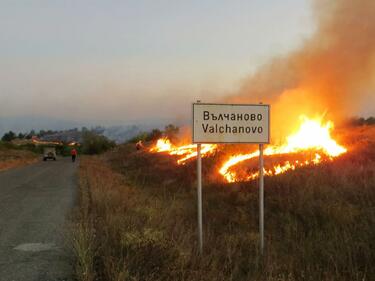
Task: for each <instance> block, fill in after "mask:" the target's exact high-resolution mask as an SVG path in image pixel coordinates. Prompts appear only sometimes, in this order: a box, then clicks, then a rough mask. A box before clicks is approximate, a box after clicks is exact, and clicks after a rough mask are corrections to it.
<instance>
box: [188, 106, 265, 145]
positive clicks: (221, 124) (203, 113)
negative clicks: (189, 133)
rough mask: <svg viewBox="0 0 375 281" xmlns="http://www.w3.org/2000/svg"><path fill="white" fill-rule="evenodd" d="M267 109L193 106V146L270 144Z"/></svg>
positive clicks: (260, 107) (258, 107)
mask: <svg viewBox="0 0 375 281" xmlns="http://www.w3.org/2000/svg"><path fill="white" fill-rule="evenodd" d="M269 130H270V106H269V105H266V104H212V103H194V104H193V143H257V144H260V143H269V141H270V132H269Z"/></svg>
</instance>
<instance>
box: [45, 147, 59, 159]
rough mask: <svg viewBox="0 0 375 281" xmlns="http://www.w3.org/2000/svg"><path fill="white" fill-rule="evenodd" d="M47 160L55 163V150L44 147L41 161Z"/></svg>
mask: <svg viewBox="0 0 375 281" xmlns="http://www.w3.org/2000/svg"><path fill="white" fill-rule="evenodd" d="M48 159H51V160H54V161H56V149H55V148H54V147H45V148H44V149H43V161H47V160H48Z"/></svg>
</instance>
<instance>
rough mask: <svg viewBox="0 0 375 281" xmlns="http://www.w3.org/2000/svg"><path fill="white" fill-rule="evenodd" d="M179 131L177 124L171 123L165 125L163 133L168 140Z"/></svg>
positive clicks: (173, 137) (174, 136)
mask: <svg viewBox="0 0 375 281" xmlns="http://www.w3.org/2000/svg"><path fill="white" fill-rule="evenodd" d="M179 131H180V129H179V128H178V127H177V126H175V125H173V124H169V125H167V126H165V129H164V134H165V136H166V137H168V138H169V139H170V140H173V139H175V138H176V137H177V134H178V132H179Z"/></svg>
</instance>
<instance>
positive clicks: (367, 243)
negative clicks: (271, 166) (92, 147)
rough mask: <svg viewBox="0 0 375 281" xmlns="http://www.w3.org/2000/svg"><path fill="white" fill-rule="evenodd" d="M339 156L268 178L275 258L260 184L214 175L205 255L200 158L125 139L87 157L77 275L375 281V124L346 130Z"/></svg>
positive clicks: (208, 163) (208, 183)
mask: <svg viewBox="0 0 375 281" xmlns="http://www.w3.org/2000/svg"><path fill="white" fill-rule="evenodd" d="M341 136H342V139H343V140H345V144H346V145H347V146H348V147H349V148H350V151H349V152H348V153H347V154H346V155H344V156H343V157H341V158H340V159H337V160H336V161H334V162H331V163H326V164H322V165H319V166H316V167H309V168H303V169H299V170H297V171H293V172H290V173H286V174H284V175H281V176H277V177H268V178H266V179H265V186H266V190H265V202H266V207H265V219H266V255H265V257H264V259H261V258H260V256H259V253H258V242H259V241H258V240H259V237H258V216H257V215H258V190H257V185H256V182H250V183H241V184H225V183H222V182H217V181H216V182H215V181H214V180H209V178H211V177H210V176H209V175H210V174H212V169H215V164H214V162H213V161H212V160H210V159H204V167H205V170H204V174H205V186H204V194H203V196H204V197H203V202H204V206H203V208H204V209H203V210H204V241H205V246H204V254H203V256H202V257H199V256H198V255H197V253H196V248H197V245H196V244H197V243H196V238H197V235H196V215H197V214H196V192H195V165H194V163H191V164H188V165H186V166H181V167H180V166H176V165H175V164H174V161H173V159H171V158H170V157H165V156H162V155H150V154H148V153H144V152H136V151H134V148H133V146H123V147H121V148H118V149H117V150H116V151H114V152H112V153H109V154H107V155H106V156H105V157H90V158H83V159H82V161H81V168H80V183H81V184H80V187H81V200H80V206H81V210H80V215H79V220H78V227H77V231H78V234H77V235H76V243H75V249H76V255H77V260H78V263H77V264H78V266H77V276H78V277H79V280H280V281H281V280H291V281H294V280H311V281H312V280H314V281H315V280H327V281H328V280H358V281H359V280H374V278H375V227H374V225H375V208H374V206H375V128H374V127H372V128H360V129H356V130H355V131H354V132H350V133H348V134H346V133H345V132H344V133H342V134H341Z"/></svg>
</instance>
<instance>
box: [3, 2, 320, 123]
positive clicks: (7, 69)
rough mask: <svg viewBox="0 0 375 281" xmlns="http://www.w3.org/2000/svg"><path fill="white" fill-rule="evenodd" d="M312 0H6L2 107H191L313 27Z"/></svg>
mask: <svg viewBox="0 0 375 281" xmlns="http://www.w3.org/2000/svg"><path fill="white" fill-rule="evenodd" d="M310 4H311V3H310V1H307V0H283V1H278V0H243V1H237V0H231V1H228V0H216V1H213V0H204V1H203V0H200V1H195V0H189V1H187V0H186V1H178V0H174V1H172V0H168V1H167V0H165V1H160V0H149V1H144V0H134V1H125V0H123V1H120V0H119V1H109V0H106V1H103V0H90V1H79V0H71V1H68V0H64V1H63V0H61V1H58V0H45V1H37V0H20V1H15V0H8V1H5V0H0V116H19V115H37V116H53V117H57V118H64V119H73V120H80V121H82V120H84V121H87V120H95V121H100V122H102V123H103V124H105V123H106V124H111V123H119V122H123V121H124V122H128V121H132V120H139V119H142V120H143V119H150V118H171V119H175V118H186V117H189V114H190V108H191V102H192V101H195V100H196V99H197V98H199V99H202V100H205V101H211V100H214V99H215V97H216V98H217V97H220V96H223V95H225V94H227V93H230V92H233V91H235V90H236V89H237V88H238V87H239V86H240V85H241V81H242V80H243V79H244V78H245V77H246V76H248V75H249V74H250V73H252V72H253V71H254V70H255V69H256V68H257V67H258V66H259V65H261V64H262V63H265V62H266V61H267V60H268V59H270V58H272V57H274V56H277V55H280V54H283V53H286V52H288V51H290V50H292V49H295V48H296V47H298V46H299V45H301V44H302V42H303V40H305V39H306V38H308V37H309V35H310V34H311V33H312V32H313V28H314V23H313V22H312V15H311V13H312V11H311V7H310Z"/></svg>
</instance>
